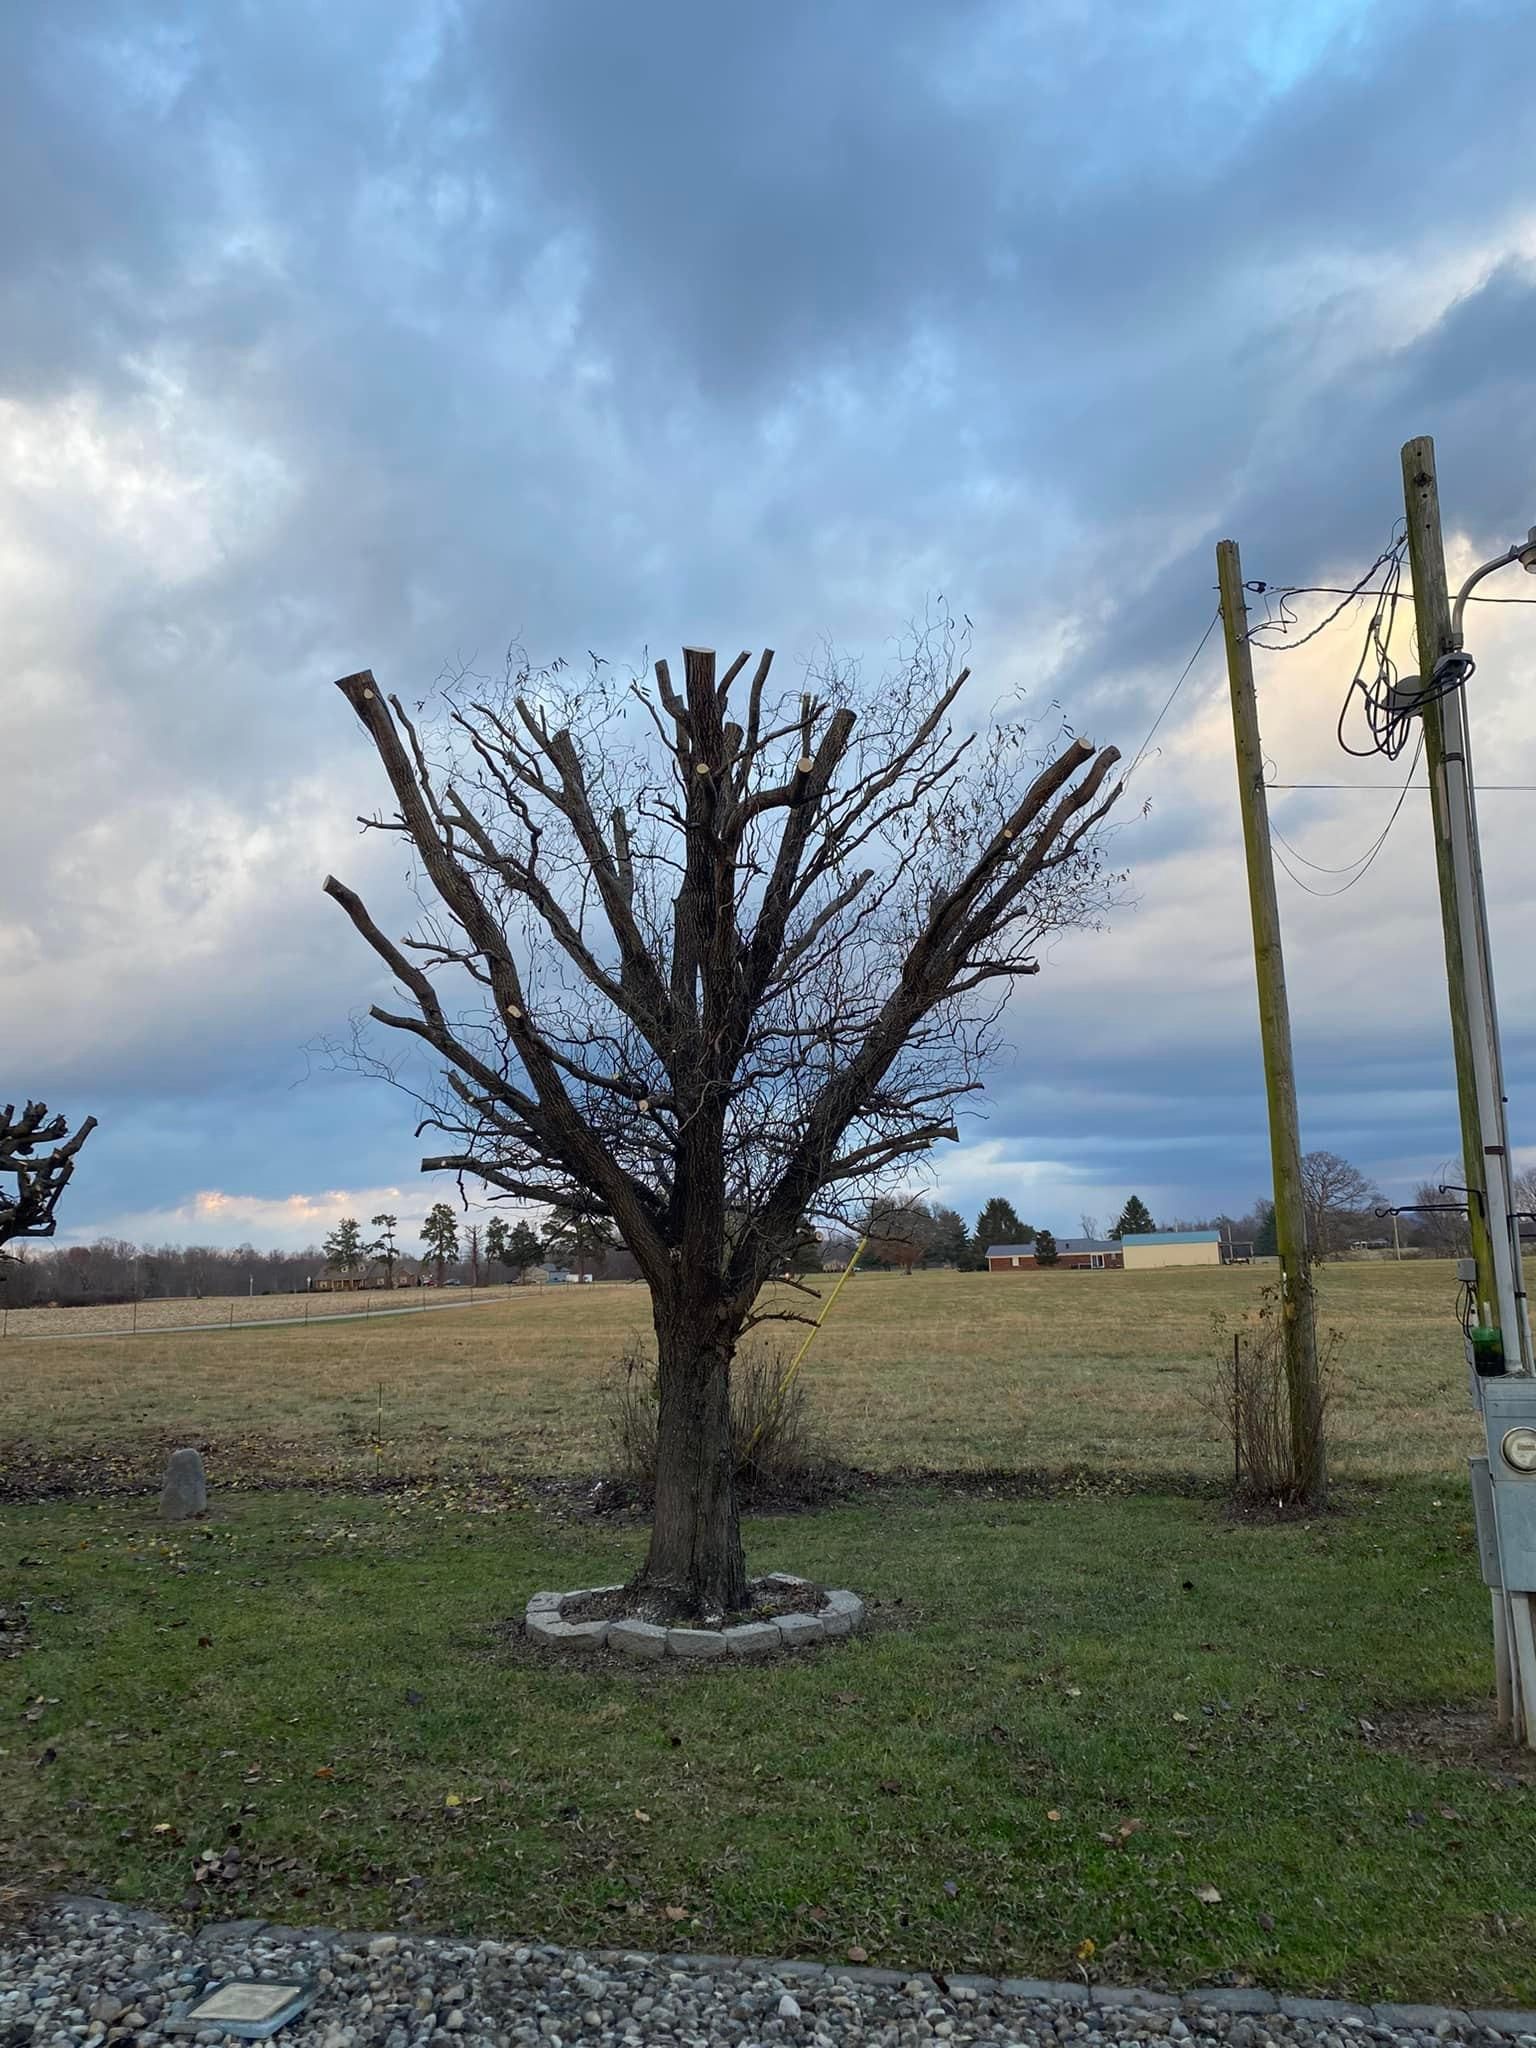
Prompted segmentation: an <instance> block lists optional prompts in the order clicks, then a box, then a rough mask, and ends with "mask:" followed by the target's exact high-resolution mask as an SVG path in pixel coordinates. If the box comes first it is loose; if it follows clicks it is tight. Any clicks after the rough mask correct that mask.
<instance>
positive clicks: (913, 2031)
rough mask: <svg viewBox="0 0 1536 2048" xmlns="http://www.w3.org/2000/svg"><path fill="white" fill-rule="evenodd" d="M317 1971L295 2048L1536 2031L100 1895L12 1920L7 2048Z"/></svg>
mask: <svg viewBox="0 0 1536 2048" xmlns="http://www.w3.org/2000/svg"><path fill="white" fill-rule="evenodd" d="M295 1976H301V1977H303V1978H306V1979H309V1980H310V1981H312V1982H313V1983H314V1985H315V1988H316V1995H315V1998H314V2002H313V2004H312V2005H311V2006H310V2007H309V2008H308V2010H307V2011H305V2012H303V2013H302V2014H300V2015H299V2016H298V2017H297V2018H296V2019H294V2020H292V2021H290V2022H289V2024H288V2025H287V2026H285V2027H284V2028H283V2029H282V2031H281V2032H280V2033H279V2034H278V2035H277V2036H276V2037H275V2038H276V2040H277V2041H278V2042H279V2043H282V2044H287V2048H565V2044H567V2043H569V2044H575V2043H591V2044H600V2043H614V2044H629V2048H636V2044H646V2048H649V2044H651V2043H664V2044H668V2048H715V2044H729V2048H754V2044H767V2043H773V2044H775V2048H778V2044H805V2048H840V2044H850V2048H851V2044H858V2048H915V2044H917V2043H921V2042H954V2043H965V2042H1027V2043H1029V2044H1031V2048H1058V2044H1066V2048H1096V2044H1098V2043H1100V2042H1114V2043H1117V2044H1125V2048H1130V2044H1132V2043H1135V2042H1138V2041H1150V2040H1172V2041H1178V2042H1191V2043H1195V2044H1210V2048H1217V2044H1229V2048H1270V2044H1273V2048H1314V2044H1315V2048H1365V2044H1366V2043H1387V2044H1398V2043H1401V2044H1405V2048H1406V2044H1410V2043H1411V2044H1415V2048H1438V2044H1440V2043H1443V2042H1446V2041H1450V2040H1458V2041H1467V2042H1472V2043H1477V2042H1494V2041H1498V2042H1504V2043H1507V2042H1508V2041H1510V2040H1511V2039H1512V2038H1513V2039H1516V2040H1518V2041H1519V2042H1520V2043H1521V2044H1523V2048H1536V2013H1466V2012H1458V2011H1453V2010H1447V2009H1442V2008H1438V2007H1430V2006H1375V2007H1372V2006H1347V2005H1336V2004H1330V2003H1325V2002H1322V2001H1311V2000H1306V1999H1287V2000H1282V2001H1280V2002H1279V2004H1278V2005H1277V2003H1276V2001H1275V2000H1274V1999H1272V1998H1271V1997H1270V1996H1269V1994H1268V1993H1267V1992H1263V1991H1227V1992H1217V1991H1212V1992H1208V1993H1193V1994H1191V1995H1190V1996H1188V1997H1186V1998H1184V1999H1177V1998H1173V1997H1169V1996H1160V1995H1158V1994H1156V1993H1152V1992H1136V1991H1127V1990H1112V1989H1110V1988H1108V1987H1095V1988H1094V1989H1093V1990H1092V1991H1091V1992H1090V1991H1089V1990H1088V1989H1087V1988H1086V1987H1084V1986H1081V1985H1077V1986H1074V1985H1071V1984H1046V1983H1040V1982H1034V1981H1032V1980H1028V1979H1004V1980H1002V1981H1001V1982H998V1981H997V1980H996V1979H993V1978H986V1977H968V1978H955V1977H950V1978H933V1977H923V1976H908V1975H904V1974H902V1973H899V1972H890V1971H880V1970H867V1969H840V1968H838V1967H837V1966H836V1965H831V1966H827V1967H823V1966H821V1965H819V1964H815V1963H788V1962H778V1963H775V1962H759V1961H752V1960H745V1961H743V1960H730V1959H726V1958H721V1957H708V1956H694V1957H687V1956H647V1955H632V1954H627V1953H623V1952H617V1951H607V1950H604V1951H601V1952H595V1951H594V1952H592V1953H590V1954H582V1953H578V1952H577V1951H575V1950H570V1949H560V1948H553V1947H549V1946H535V1945H525V1944H518V1943H511V1942H501V1941H482V1942H472V1941H450V1940H436V1939H432V1938H429V1937H425V1936H418V1935H410V1936H406V1935H393V1934H382V1935H367V1934H352V1935H347V1934H342V1935H335V1934H323V1933H320V1932H318V1931H317V1930H313V1929H296V1928H276V1927H263V1926H261V1925H260V1924H259V1923H257V1922H254V1921H238V1922H231V1923H227V1924H225V1925H224V1926H222V1927H207V1928H204V1929H203V1930H202V1931H201V1932H200V1933H198V1934H196V1935H194V1934H192V1933H190V1932H188V1931H186V1930H185V1929H182V1928H178V1927H176V1926H173V1925H172V1924H170V1923H169V1922H166V1921H164V1920H161V1919H159V1918H157V1917H156V1916H154V1915H151V1914H147V1913H135V1912H128V1911H120V1910H117V1909H113V1908H109V1907H106V1906H104V1905H103V1904H102V1903H101V1902H100V1901H81V1902H77V1903H74V1904H70V1905H65V1906H61V1907H56V1908H55V1909H54V1910H52V1911H51V1912H50V1913H49V1914H48V1915H46V1916H45V1917H44V1918H42V1919H40V1920H38V1921H37V1922H36V1923H35V1924H33V1925H32V1926H31V1927H29V1928H26V1929H24V1930H13V1931H4V1930H0V2048H34V2044H36V2048H77V2044H80V2043H85V2044H88V2048H97V2044H102V2048H118V2044H122V2048H159V2044H160V2043H163V2042H174V2041H180V2040H190V2041H193V2042H195V2043H198V2044H201V2048H214V2044H223V2043H226V2042H229V2043H233V2042H234V2040H235V2037H234V2036H233V2035H226V2034H225V2033H223V2032H222V2031H220V2030H219V2029H218V2028H215V2027H204V2028H197V2027H195V2026H194V2025H193V2024H192V2023H191V2022H190V2021H189V2020H188V2019H187V2017H186V2014H187V2011H188V2008H189V2007H190V2006H192V2005H193V2004H194V2003H195V2002H196V2001H197V1999H198V1998H199V1996H200V1995H201V1993H202V1991H203V1990H204V1988H205V1987H206V1986H208V1985H210V1984H213V1983H217V1982H220V1981H222V1980H224V1979H227V1978H231V1977H233V1978H243V1979H247V1980H252V1979H254V1980H263V1979H265V1980H277V1979H284V1978H288V1979H291V1978H293V1977H295Z"/></svg>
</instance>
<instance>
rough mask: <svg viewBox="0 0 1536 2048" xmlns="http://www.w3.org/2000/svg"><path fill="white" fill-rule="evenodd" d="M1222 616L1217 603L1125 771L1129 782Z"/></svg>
mask: <svg viewBox="0 0 1536 2048" xmlns="http://www.w3.org/2000/svg"><path fill="white" fill-rule="evenodd" d="M1220 617H1221V606H1220V605H1217V607H1216V609H1215V611H1213V612H1212V613H1211V616H1210V620H1209V623H1208V624H1207V626H1206V629H1205V631H1204V632H1203V633H1202V634H1201V635H1200V640H1199V644H1198V645H1197V646H1196V648H1195V651H1194V653H1193V654H1192V655H1191V656H1190V657H1189V659H1188V661H1186V662H1185V664H1184V667H1183V670H1182V672H1181V673H1180V676H1179V680H1178V681H1177V682H1176V683H1175V684H1174V686H1173V688H1172V689H1171V690H1170V691H1169V692H1168V695H1167V697H1166V699H1165V700H1164V703H1163V708H1162V710H1161V711H1159V712H1158V714H1157V716H1156V718H1154V719H1153V721H1152V724H1151V727H1150V729H1149V730H1148V733H1147V736H1146V738H1145V739H1144V740H1143V741H1142V743H1141V745H1140V746H1139V747H1138V748H1137V749H1136V758H1135V760H1134V761H1133V762H1132V763H1131V765H1130V767H1129V768H1127V769H1126V771H1125V779H1126V781H1127V782H1129V781H1130V779H1131V777H1132V776H1133V775H1134V774H1135V773H1136V770H1137V769H1138V768H1139V767H1140V766H1141V762H1142V756H1143V755H1144V754H1145V753H1146V751H1147V749H1148V747H1150V746H1151V744H1152V739H1153V735H1154V734H1155V733H1156V731H1157V728H1158V727H1159V726H1160V725H1161V724H1162V722H1163V720H1164V719H1165V718H1166V717H1167V716H1168V713H1169V712H1170V710H1172V708H1173V700H1174V698H1175V697H1177V696H1178V694H1179V692H1180V690H1182V689H1183V687H1184V685H1185V683H1186V681H1187V680H1188V677H1189V672H1190V670H1191V669H1192V668H1193V667H1194V665H1195V663H1196V662H1197V661H1198V660H1199V659H1200V657H1201V655H1202V654H1204V652H1205V643H1206V641H1207V640H1209V639H1210V637H1211V635H1212V633H1214V632H1215V630H1216V622H1217V620H1218V619H1219V618H1220Z"/></svg>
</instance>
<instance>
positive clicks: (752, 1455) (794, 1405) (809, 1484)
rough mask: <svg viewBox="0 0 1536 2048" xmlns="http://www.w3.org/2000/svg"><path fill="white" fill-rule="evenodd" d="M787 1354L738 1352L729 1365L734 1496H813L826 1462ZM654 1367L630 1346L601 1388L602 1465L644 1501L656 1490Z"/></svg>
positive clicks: (743, 1497) (751, 1497)
mask: <svg viewBox="0 0 1536 2048" xmlns="http://www.w3.org/2000/svg"><path fill="white" fill-rule="evenodd" d="M789 1363H790V1359H789V1355H788V1354H786V1353H784V1352H782V1351H780V1350H776V1349H768V1348H763V1349H757V1350H752V1351H744V1352H739V1353H738V1354H737V1356H736V1359H735V1361H734V1362H733V1364H732V1366H731V1447H732V1450H733V1452H734V1454H735V1465H736V1487H737V1492H738V1494H739V1495H740V1497H741V1499H742V1500H744V1501H748V1502H750V1501H751V1500H752V1499H753V1498H754V1497H756V1498H759V1499H764V1498H767V1499H772V1498H777V1497H782V1496H793V1495H800V1494H805V1493H808V1492H811V1491H813V1490H814V1489H815V1488H816V1486H817V1484H818V1482H819V1481H820V1480H821V1479H822V1478H823V1477H824V1476H825V1473H826V1470H827V1458H826V1454H825V1452H824V1450H823V1449H822V1447H821V1445H820V1443H819V1441H818V1440H817V1436H816V1432H815V1428H814V1425H813V1423H812V1421H811V1414H810V1404H809V1402H808V1400H807V1398H806V1391H805V1382H804V1381H803V1380H802V1379H801V1378H800V1377H799V1375H798V1374H797V1375H796V1377H795V1378H794V1379H793V1380H792V1381H791V1382H790V1384H789V1386H788V1387H785V1386H784V1375H785V1373H786V1372H787V1371H788V1369H789ZM657 1409H658V1394H657V1383H656V1362H655V1360H654V1359H652V1358H647V1357H646V1356H645V1354H644V1353H643V1352H642V1351H641V1350H640V1349H639V1348H638V1346H636V1345H633V1344H632V1345H630V1346H629V1348H628V1349H627V1350H626V1351H625V1352H624V1354H623V1356H622V1357H621V1358H620V1359H619V1362H618V1364H617V1366H616V1367H615V1368H614V1370H613V1372H612V1373H611V1374H610V1375H609V1377H608V1381H607V1384H606V1386H605V1388H604V1399H603V1410H604V1412H603V1422H604V1427H605V1431H606V1435H607V1440H608V1468H609V1470H610V1472H611V1473H612V1474H613V1476H614V1477H615V1478H616V1479H620V1480H622V1481H624V1482H625V1483H626V1484H627V1485H629V1486H632V1487H633V1488H635V1490H636V1491H637V1492H638V1493H639V1494H641V1495H642V1496H643V1497H644V1498H646V1499H649V1498H650V1496H651V1495H652V1494H653V1493H654V1491H655V1487H656V1422H657Z"/></svg>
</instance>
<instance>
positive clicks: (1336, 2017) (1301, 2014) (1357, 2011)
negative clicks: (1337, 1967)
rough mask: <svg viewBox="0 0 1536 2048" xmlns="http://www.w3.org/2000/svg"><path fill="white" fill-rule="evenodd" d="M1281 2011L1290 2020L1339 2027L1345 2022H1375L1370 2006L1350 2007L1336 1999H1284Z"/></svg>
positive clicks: (1281, 2002)
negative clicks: (1315, 2022) (1319, 2022)
mask: <svg viewBox="0 0 1536 2048" xmlns="http://www.w3.org/2000/svg"><path fill="white" fill-rule="evenodd" d="M1280 2010H1281V2012H1283V2013H1284V2014H1285V2017H1286V2018H1287V2019H1288V2020H1321V2021H1322V2022H1323V2023H1324V2025H1331V2026H1335V2027H1336V2026H1338V2025H1339V2024H1340V2023H1341V2022H1342V2021H1344V2020H1366V2021H1371V2020H1374V2019H1375V2017H1376V2015H1375V2014H1374V2013H1373V2012H1372V2011H1371V2008H1370V2007H1369V2006H1368V2005H1349V2004H1347V2003H1345V2002H1343V2001H1341V2000H1339V1999H1336V1998H1282V1999H1281V2001H1280Z"/></svg>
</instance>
